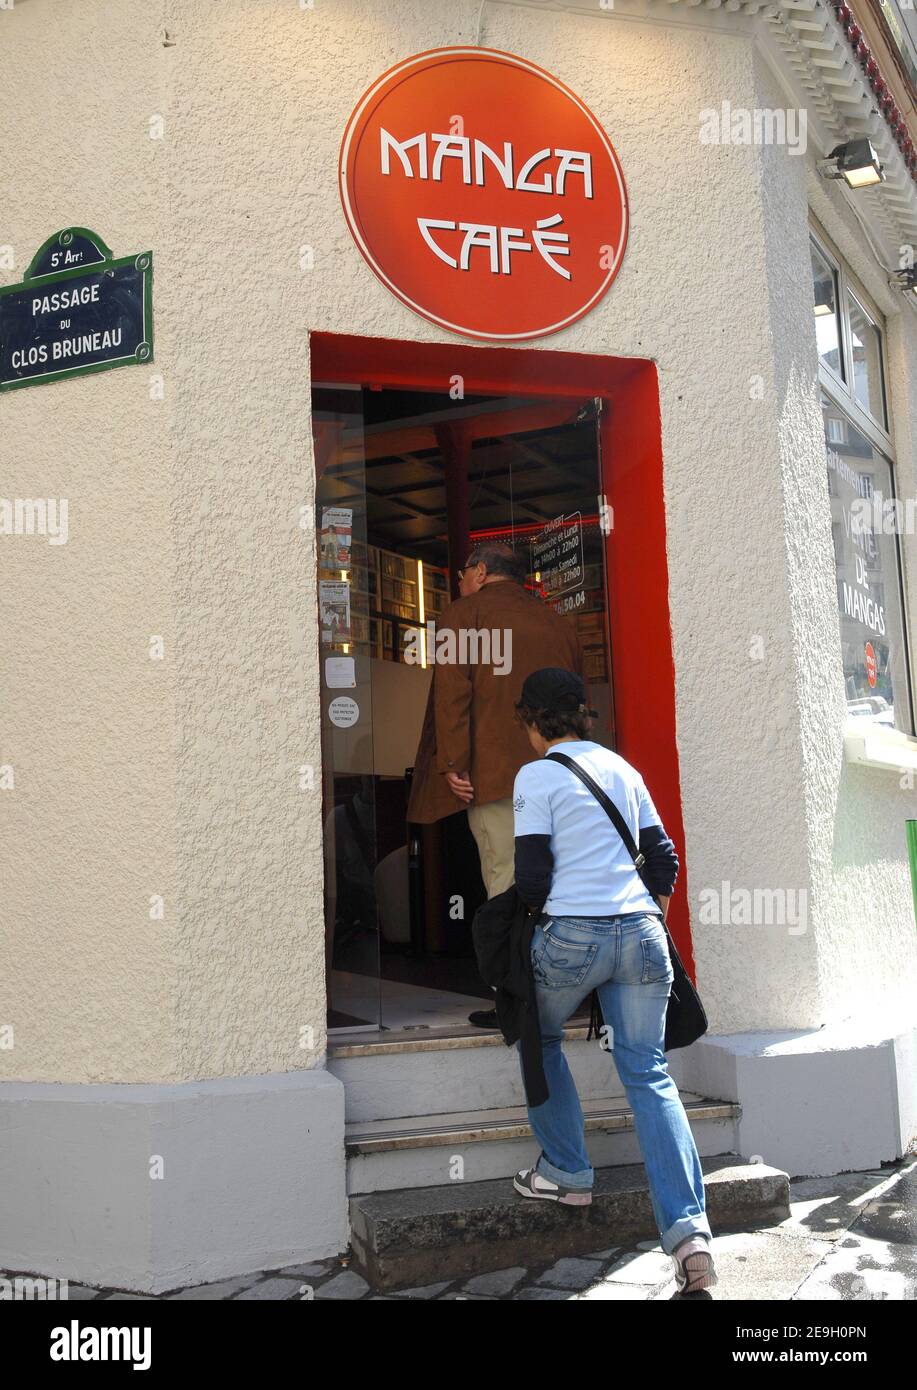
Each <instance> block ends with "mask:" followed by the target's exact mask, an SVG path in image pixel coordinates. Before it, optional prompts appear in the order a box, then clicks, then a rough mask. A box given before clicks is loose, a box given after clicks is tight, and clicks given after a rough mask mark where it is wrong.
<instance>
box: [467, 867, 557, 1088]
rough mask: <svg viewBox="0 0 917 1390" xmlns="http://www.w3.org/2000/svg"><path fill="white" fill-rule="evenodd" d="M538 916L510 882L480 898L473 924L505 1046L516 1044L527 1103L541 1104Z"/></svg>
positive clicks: (480, 966) (544, 1085) (544, 1083)
mask: <svg viewBox="0 0 917 1390" xmlns="http://www.w3.org/2000/svg"><path fill="white" fill-rule="evenodd" d="M537 916H538V914H537V913H532V912H530V911H529V909H528V908H527V907H526V905H525V903H524V902H523V901H522V899H521V898H520V896H519V894H518V892H517V891H516V885H515V884H513V885H512V886H511V887H509V888H507V889H506V890H505V892H503V893H498V894H497V895H496V897H493V898H490V899H488V901H487V902H486V903H483V904H482V906H481V907H479V908H478V910H477V912H476V913H475V914H474V920H473V921H472V924H471V935H472V939H473V941H474V949H475V954H476V955H477V958H478V969H479V970H480V972H481V978H482V979H483V981H484V983H485V984H486V985H491V986H492V987H493V988H495V989H496V991H497V997H496V1001H495V1002H496V1006H497V1019H498V1020H499V1023H500V1031H501V1032H502V1034H503V1038H504V1041H505V1042H506V1044H507V1046H512V1044H513V1043H515V1042H519V1044H520V1045H519V1054H520V1058H521V1061H522V1080H523V1084H524V1086H525V1098H526V1102H527V1103H528V1104H529V1105H530V1106H536V1105H544V1103H545V1101H546V1100H547V1098H548V1083H547V1080H546V1079H545V1074H544V1062H543V1058H542V1051H541V1028H540V1027H539V1023H538V1005H537V1002H536V998H535V974H534V971H533V970H532V935H533V933H534V930H535V921H536V918H537Z"/></svg>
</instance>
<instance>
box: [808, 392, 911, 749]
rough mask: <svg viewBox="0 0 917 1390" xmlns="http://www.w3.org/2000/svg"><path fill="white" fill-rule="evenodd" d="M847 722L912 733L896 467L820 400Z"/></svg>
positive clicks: (829, 403) (832, 406) (828, 403)
mask: <svg viewBox="0 0 917 1390" xmlns="http://www.w3.org/2000/svg"><path fill="white" fill-rule="evenodd" d="M822 407H823V410H824V418H825V437H826V442H827V453H828V492H829V495H830V498H831V521H832V532H833V538H834V557H835V562H836V566H837V599H838V609H839V612H840V625H841V649H842V655H843V664H844V685H845V689H846V695H847V716H848V722H849V723H850V724H853V725H855V726H856V727H861V726H862V724H864V723H871V724H875V725H878V726H880V727H881V726H885V727H887V728H896V729H900V730H902V731H903V732H905V733H911V732H913V715H912V711H911V704H910V693H909V686H908V672H907V647H906V641H905V634H904V622H903V616H902V614H903V607H902V599H901V561H900V555H899V550H898V530H899V519H900V514H901V511H902V509H901V507H900V505H898V504H896V502H895V493H894V480H893V477H892V469H891V465H890V463H889V462H888V460H887V459H886V458H884V457H883V456H882V454H880V453H879V452H878V450H877V449H874V448H873V446H872V444H870V442H869V440H868V439H867V438H866V436H865V435H864V434H863V433H862V432H861V431H860V430H858V429H857V428H856V426H855V425H854V424H853V423H852V421H851V420H849V419H848V418H847V417H846V416H845V415H844V414H843V413H842V412H841V410H840V409H839V408H838V406H836V405H835V404H834V403H833V402H832V401H830V400H829V399H828V398H827V396H825V397H823V399H822Z"/></svg>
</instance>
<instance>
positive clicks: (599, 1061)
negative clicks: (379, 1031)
mask: <svg viewBox="0 0 917 1390" xmlns="http://www.w3.org/2000/svg"><path fill="white" fill-rule="evenodd" d="M586 1033H587V1029H586V1028H584V1027H574V1028H568V1029H565V1031H564V1052H565V1054H566V1057H567V1062H568V1065H569V1067H570V1070H571V1071H572V1073H573V1077H574V1079H575V1081H576V1086H577V1090H578V1091H579V1094H580V1097H581V1098H582V1099H583V1100H584V1101H585V1100H598V1099H602V1100H606V1101H613V1100H615V1099H616V1098H619V1099H620V1100H621V1101H622V1103H623V1101H624V1088H623V1086H622V1085H621V1083H620V1081H619V1079H618V1074H617V1071H616V1070H615V1065H614V1061H613V1059H612V1056H611V1053H610V1052H608V1051H606V1050H605V1049H604V1048H603V1047H602V1046H601V1044H600V1043H599V1041H598V1040H597V1039H595V1038H593V1039H592V1041H591V1042H586ZM327 1066H328V1070H329V1071H330V1072H331V1073H332V1074H333V1075H334V1076H336V1077H338V1078H339V1079H340V1080H341V1081H342V1082H343V1084H344V1092H345V1118H346V1120H347V1121H348V1123H351V1124H355V1123H363V1122H366V1121H372V1120H381V1119H391V1118H397V1117H399V1116H400V1117H407V1116H412V1117H416V1116H421V1115H439V1114H442V1113H443V1111H454V1112H464V1111H476V1110H484V1109H493V1108H498V1109H499V1108H502V1107H507V1106H520V1105H524V1103H525V1094H524V1092H523V1089H522V1080H521V1077H520V1074H519V1058H518V1055H517V1053H516V1049H515V1048H514V1047H507V1045H506V1043H505V1042H504V1041H503V1037H502V1035H501V1034H500V1033H485V1032H473V1033H469V1031H468V1030H467V1029H464V1030H458V1029H455V1030H452V1031H451V1032H450V1031H449V1030H443V1031H442V1032H438V1033H427V1032H425V1033H424V1034H423V1035H422V1036H418V1035H417V1034H416V1033H414V1032H406V1033H398V1034H393V1035H388V1036H383V1037H382V1038H376V1039H374V1040H373V1041H372V1042H365V1041H364V1042H360V1041H357V1040H355V1041H353V1042H334V1043H331V1044H330V1045H329V1048H328V1060H327ZM670 1070H671V1072H672V1075H673V1076H675V1069H674V1068H670ZM676 1081H677V1077H676Z"/></svg>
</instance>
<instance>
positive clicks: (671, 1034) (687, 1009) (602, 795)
mask: <svg viewBox="0 0 917 1390" xmlns="http://www.w3.org/2000/svg"><path fill="white" fill-rule="evenodd" d="M547 756H548V757H549V758H553V759H554V761H555V762H558V763H563V765H564V767H568V768H569V769H570V771H571V772H575V773H576V775H577V777H578V778H579V779H580V781H581V782H584V783H585V785H586V786H587V787H588V788H589V790H590V791H591V792H592V795H593V796H594V797H595V799H596V801H597V802H598V803H599V805H600V806H601V808H602V810H603V811H604V812H605V814H606V815H607V817H608V819H609V820H610V821H611V822H612V824H613V825H614V828H615V830H617V832H618V834H619V835H620V836H621V839H622V840H623V842H624V847H625V849H626V850H627V852H628V854H629V855H630V857H631V859H632V860H633V861H634V868H635V869H636V870H637V873H638V874H639V876H640V880H641V882H642V883H643V886H644V888H645V889H646V891H647V892H648V893H649V895H650V897H651V898H652V899H653V902H654V903H656V904H657V906H658V904H659V900H658V898H657V897H656V894H655V893H654V892H653V890H652V888H650V885H649V884H648V883H647V881H646V879H645V878H644V877H643V865H644V862H645V861H644V858H643V855H642V854H641V853H640V851H639V850H638V848H637V846H636V844H635V843H634V837H633V835H632V834H631V833H630V827H629V826H628V824H627V822H626V820H625V819H624V817H623V816H622V815H621V812H620V811H619V810H618V808H617V806H616V805H615V804H614V802H613V801H612V799H611V797H610V796H609V795H608V794H607V792H605V791H604V789H603V788H602V787H600V786H599V784H598V782H596V780H595V779H594V778H593V777H590V775H589V773H588V772H586V771H585V769H584V768H582V767H580V765H579V763H577V762H574V760H573V758H568V757H567V755H566V753H558V752H556V751H555V752H551V753H548V755H547ZM660 910H661V909H660ZM662 925H663V927H664V928H665V934H666V939H667V940H668V943H669V958H670V960H671V962H672V969H673V971H674V972H675V978H674V979H673V981H672V988H671V990H670V992H669V1002H668V1007H667V1009H666V1016H665V1042H664V1045H663V1048H664V1051H666V1052H671V1051H672V1049H673V1048H676V1047H688V1046H689V1044H691V1043H693V1042H696V1041H697V1039H698V1038H699V1037H701V1036H702V1034H704V1033H706V1031H707V1026H708V1025H707V1015H706V1013H705V1012H704V1006H703V1004H702V1003H701V1002H700V996H699V995H698V993H697V990H696V989H695V988H694V985H693V984H692V983H691V979H690V976H689V975H688V972H687V970H685V967H684V965H683V964H682V960H681V956H680V955H679V954H678V952H677V950H676V949H675V942H674V941H673V940H672V934H671V932H670V931H669V929H668V927H667V926H666V921H665V918H663V919H662ZM600 1019H601V1008H600V1005H599V1000H598V995H597V994H596V992H595V991H594V990H593V994H592V1015H591V1017H590V1020H589V1037H590V1038H591V1037H592V1035H593V1032H595V1033H597V1032H598V1021H599V1020H600Z"/></svg>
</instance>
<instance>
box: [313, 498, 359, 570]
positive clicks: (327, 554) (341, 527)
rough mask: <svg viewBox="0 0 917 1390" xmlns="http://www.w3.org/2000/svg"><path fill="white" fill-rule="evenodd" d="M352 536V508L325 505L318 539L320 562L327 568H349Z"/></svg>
mask: <svg viewBox="0 0 917 1390" xmlns="http://www.w3.org/2000/svg"><path fill="white" fill-rule="evenodd" d="M352 538H353V509H352V508H351V507H325V508H323V510H322V528H321V536H320V539H319V545H320V553H321V563H322V565H323V566H325V567H326V568H327V569H339V568H344V569H349V568H350V549H351V541H352Z"/></svg>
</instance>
